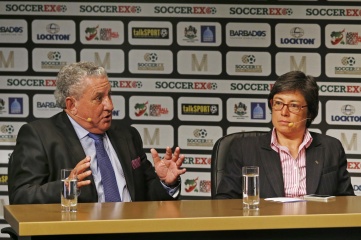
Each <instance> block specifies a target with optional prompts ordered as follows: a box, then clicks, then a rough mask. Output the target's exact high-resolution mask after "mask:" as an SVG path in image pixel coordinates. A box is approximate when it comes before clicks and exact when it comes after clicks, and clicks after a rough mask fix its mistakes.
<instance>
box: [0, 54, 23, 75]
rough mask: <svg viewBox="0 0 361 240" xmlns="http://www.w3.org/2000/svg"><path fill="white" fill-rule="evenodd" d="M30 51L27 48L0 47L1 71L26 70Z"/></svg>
mask: <svg viewBox="0 0 361 240" xmlns="http://www.w3.org/2000/svg"><path fill="white" fill-rule="evenodd" d="M27 69H28V51H27V50H26V49H25V48H0V70H1V71H26V70H27Z"/></svg>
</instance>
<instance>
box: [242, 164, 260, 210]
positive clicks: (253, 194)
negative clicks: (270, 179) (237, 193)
mask: <svg viewBox="0 0 361 240" xmlns="http://www.w3.org/2000/svg"><path fill="white" fill-rule="evenodd" d="M242 191H243V193H242V194H243V208H244V209H258V207H259V168H258V167H257V166H245V167H242Z"/></svg>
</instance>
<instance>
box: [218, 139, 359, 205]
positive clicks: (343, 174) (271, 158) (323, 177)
mask: <svg viewBox="0 0 361 240" xmlns="http://www.w3.org/2000/svg"><path fill="white" fill-rule="evenodd" d="M311 135H312V138H313V141H312V144H311V145H310V146H309V147H308V148H307V149H306V192H307V194H312V193H316V194H328V195H338V196H340V195H354V191H353V188H352V186H351V180H350V176H349V173H348V171H347V170H346V168H347V160H346V156H345V152H344V149H343V147H342V145H341V143H340V141H339V140H337V139H336V138H333V137H330V136H327V135H321V134H318V133H311ZM271 136H272V132H269V133H268V134H266V135H262V136H257V137H247V138H237V139H236V140H235V141H233V142H232V143H231V150H230V155H229V156H230V157H229V159H228V160H227V162H226V166H225V173H224V176H223V178H222V179H221V181H220V183H219V185H218V189H217V191H218V192H217V195H216V198H218V199H219V198H242V171H241V169H242V167H243V166H259V176H260V196H261V198H267V197H284V196H285V192H284V182H283V175H282V167H281V161H280V157H279V155H278V153H277V152H275V151H274V150H273V149H272V148H271V147H270V143H271Z"/></svg>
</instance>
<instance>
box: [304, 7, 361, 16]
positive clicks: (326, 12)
mask: <svg viewBox="0 0 361 240" xmlns="http://www.w3.org/2000/svg"><path fill="white" fill-rule="evenodd" d="M306 16H328V17H330V16H351V17H360V16H361V9H358V8H353V9H352V8H346V9H340V8H321V9H320V8H307V9H306Z"/></svg>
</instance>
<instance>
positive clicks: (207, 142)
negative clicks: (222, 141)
mask: <svg viewBox="0 0 361 240" xmlns="http://www.w3.org/2000/svg"><path fill="white" fill-rule="evenodd" d="M222 135H223V134H222V128H221V127H215V126H203V125H202V126H184V125H183V126H180V127H179V128H178V143H179V147H180V148H181V149H202V150H212V148H213V145H214V143H215V142H216V141H217V140H218V139H219V138H220V137H222Z"/></svg>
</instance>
